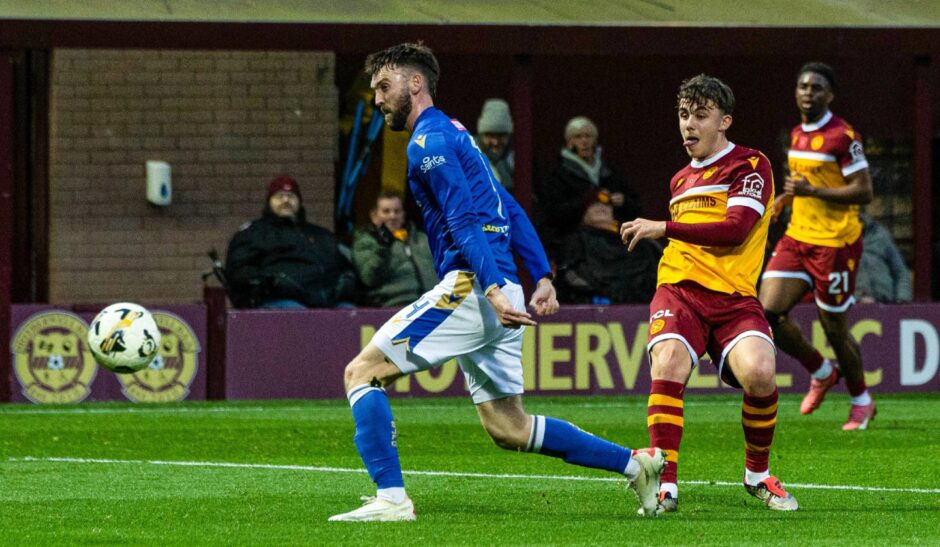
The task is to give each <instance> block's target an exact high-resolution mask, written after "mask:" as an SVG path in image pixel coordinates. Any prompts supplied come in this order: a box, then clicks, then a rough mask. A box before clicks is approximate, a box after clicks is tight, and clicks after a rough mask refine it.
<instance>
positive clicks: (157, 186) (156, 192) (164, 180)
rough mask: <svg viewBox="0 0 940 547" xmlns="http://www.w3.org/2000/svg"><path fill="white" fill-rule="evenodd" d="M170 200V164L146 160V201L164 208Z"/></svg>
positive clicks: (171, 196) (171, 194)
mask: <svg viewBox="0 0 940 547" xmlns="http://www.w3.org/2000/svg"><path fill="white" fill-rule="evenodd" d="M172 200H173V187H172V180H171V176H170V164H169V163H167V162H165V161H158V160H147V201H149V202H150V203H153V204H154V205H159V206H161V207H166V206H167V205H169V204H170V202H171V201H172Z"/></svg>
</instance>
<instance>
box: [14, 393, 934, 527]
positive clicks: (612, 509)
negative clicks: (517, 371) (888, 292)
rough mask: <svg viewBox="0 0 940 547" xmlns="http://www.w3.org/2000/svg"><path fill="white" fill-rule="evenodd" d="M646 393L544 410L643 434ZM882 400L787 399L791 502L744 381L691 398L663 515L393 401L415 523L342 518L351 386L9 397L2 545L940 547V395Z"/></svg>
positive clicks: (452, 409) (614, 484)
mask: <svg viewBox="0 0 940 547" xmlns="http://www.w3.org/2000/svg"><path fill="white" fill-rule="evenodd" d="M876 395H877V394H876ZM645 400H646V398H645V397H565V398H535V397H533V398H531V399H529V400H527V403H526V406H527V410H528V411H529V412H531V413H538V414H546V415H552V416H556V417H559V418H564V419H568V420H570V421H572V422H573V423H575V424H577V425H579V426H580V427H582V428H583V429H586V430H588V431H591V432H593V433H596V434H599V435H602V436H604V437H607V438H609V439H612V440H615V441H617V442H620V443H622V444H626V445H628V446H631V447H642V446H645V445H646V444H648V442H647V432H646V425H645V424H646V403H645ZM877 401H878V404H879V414H878V417H877V419H876V420H875V421H874V422H873V423H872V425H871V427H870V429H869V430H868V431H864V432H857V433H843V432H842V431H840V426H841V424H842V423H843V421H844V420H845V417H846V415H847V412H848V406H847V405H848V400H847V398H846V396H844V395H831V396H830V397H829V399H828V400H827V401H826V403H825V404H824V405H823V407H822V408H821V409H820V410H819V411H817V412H816V413H815V414H813V415H812V416H808V417H804V416H800V415H799V410H798V406H799V398H798V397H796V396H786V397H781V402H780V413H779V417H778V422H777V436H776V439H775V442H774V451H773V453H772V455H771V471H772V472H773V473H775V474H777V475H778V476H779V477H780V478H781V479H782V480H783V481H784V484H785V485H787V486H788V488H789V489H790V491H791V492H792V493H793V494H794V495H795V496H796V497H797V499H798V500H799V502H800V510H799V511H797V512H795V513H779V512H773V511H770V510H768V509H766V508H764V507H763V506H762V505H761V504H760V503H759V502H758V501H757V500H756V499H754V498H751V497H750V496H748V495H747V494H746V493H745V492H744V489H743V488H742V487H741V486H740V480H741V477H742V474H743V458H744V455H743V438H742V433H741V425H740V395H739V394H734V395H727V396H724V395H722V396H710V397H703V396H689V397H687V402H686V412H685V416H686V422H685V423H686V426H685V427H686V429H685V438H684V439H683V445H682V452H681V459H680V469H679V481H680V498H679V499H680V506H679V513H676V514H672V515H666V516H663V517H660V518H657V519H644V518H641V517H638V516H637V515H636V514H635V511H636V507H637V502H636V500H635V498H634V497H633V495H632V493H629V492H626V491H625V490H624V485H623V481H622V480H621V481H617V480H613V479H614V477H612V476H611V475H609V474H605V473H602V472H597V471H593V470H589V469H584V468H578V467H573V466H569V465H567V464H565V463H563V462H560V461H558V460H555V459H552V458H546V457H543V456H537V455H532V454H521V453H514V452H507V451H503V450H500V449H498V448H496V447H495V446H494V445H492V443H491V442H490V441H489V439H488V438H487V437H486V434H485V433H484V432H483V430H482V428H481V427H480V425H479V422H478V421H477V417H476V413H475V412H474V410H473V407H472V404H471V403H470V402H469V400H466V399H423V400H393V401H392V408H393V411H394V413H395V417H396V420H397V424H398V431H399V450H400V453H401V457H402V463H403V467H404V469H405V470H406V475H405V482H406V486H407V488H408V490H409V494H410V495H411V497H412V499H413V500H414V502H415V506H416V511H417V515H418V520H417V521H416V522H412V523H328V522H326V519H327V517H329V516H330V515H332V514H334V513H340V512H345V511H348V510H350V509H353V508H354V507H356V506H357V505H358V504H359V496H360V495H365V494H372V493H373V487H372V485H371V483H370V481H369V478H368V476H367V475H366V474H365V473H364V472H362V470H361V469H362V464H361V462H360V461H359V458H358V456H357V454H356V451H355V449H354V447H353V443H352V436H353V424H352V419H351V417H350V413H349V409H348V407H347V405H346V404H345V401H280V402H239V403H231V402H229V403H185V404H180V405H171V406H156V405H155V406H148V405H130V404H119V403H107V404H105V403H101V404H84V405H81V406H69V407H38V406H25V405H0V531H2V534H0V544H11V543H12V544H28V545H42V544H59V545H61V544H77V543H105V544H111V543H122V544H143V545H155V544H186V545H192V544H266V545H281V544H291V545H297V544H310V545H342V544H348V545H367V544H383V545H417V544H426V545H452V544H464V545H471V544H472V545H495V544H501V545H506V544H529V545H531V544H556V545H573V544H580V545H598V544H610V545H625V544H644V545H687V544H695V545H736V544H777V545H836V544H841V545H871V544H876V543H877V544H883V545H898V544H909V545H913V544H920V545H926V544H932V545H936V544H938V543H940V464H938V463H937V462H938V459H940V394H925V395H905V396H901V395H878V396H877Z"/></svg>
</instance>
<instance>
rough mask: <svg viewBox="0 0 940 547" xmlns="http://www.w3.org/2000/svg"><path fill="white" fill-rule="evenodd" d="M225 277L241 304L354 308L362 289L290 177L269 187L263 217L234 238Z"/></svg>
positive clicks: (233, 297)
mask: <svg viewBox="0 0 940 547" xmlns="http://www.w3.org/2000/svg"><path fill="white" fill-rule="evenodd" d="M225 275H226V278H227V279H228V284H229V286H228V292H229V294H228V296H229V298H230V299H231V300H232V304H233V305H234V306H235V307H236V308H282V309H301V308H332V307H350V306H351V305H352V304H351V302H352V301H353V296H354V293H355V287H356V277H355V274H354V273H353V271H352V268H351V266H350V264H349V261H348V260H347V259H346V257H345V256H343V254H342V253H341V252H340V248H339V245H338V244H337V242H336V238H335V237H334V236H333V234H332V233H331V232H330V231H329V230H327V229H326V228H323V227H320V226H317V225H316V224H311V223H310V222H307V219H306V213H305V212H304V208H303V204H302V202H301V196H300V186H299V185H298V184H297V181H296V180H294V179H293V178H291V177H289V176H286V175H281V176H279V177H276V178H275V179H273V180H272V181H271V182H270V184H269V185H268V193H267V199H266V204H265V207H264V210H263V211H262V213H261V218H258V219H256V220H253V221H251V222H248V223H245V224H244V225H242V227H241V228H240V229H239V231H238V232H237V233H236V234H235V235H234V236H233V237H232V241H231V242H230V243H229V246H228V252H227V253H226V263H225Z"/></svg>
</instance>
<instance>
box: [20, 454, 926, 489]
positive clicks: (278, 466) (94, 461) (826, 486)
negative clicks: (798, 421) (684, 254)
mask: <svg viewBox="0 0 940 547" xmlns="http://www.w3.org/2000/svg"><path fill="white" fill-rule="evenodd" d="M7 462H9V463H62V464H128V465H156V466H174V467H196V468H228V469H267V470H275V471H305V472H310V473H365V472H366V470H365V469H354V468H347V467H322V466H313V465H284V464H266V463H234V462H194V461H165V460H114V459H106V458H61V457H35V456H25V457H22V458H8V459H7ZM402 473H403V474H404V475H410V476H418V477H459V478H474V479H499V480H504V479H517V480H556V481H589V482H620V481H623V478H612V477H578V476H574V475H523V474H499V473H462V472H456V471H408V470H403V471H402ZM679 482H680V484H688V485H696V486H734V487H737V488H740V487H741V483H739V482H727V481H696V480H691V481H689V480H683V481H679ZM787 487H789V488H801V489H807V490H844V491H853V492H900V493H910V494H940V488H889V487H882V486H856V485H845V484H800V483H787Z"/></svg>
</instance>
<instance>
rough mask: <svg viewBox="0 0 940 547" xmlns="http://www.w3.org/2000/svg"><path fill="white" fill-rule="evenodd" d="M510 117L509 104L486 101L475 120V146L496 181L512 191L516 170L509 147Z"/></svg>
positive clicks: (494, 100) (514, 159)
mask: <svg viewBox="0 0 940 547" xmlns="http://www.w3.org/2000/svg"><path fill="white" fill-rule="evenodd" d="M511 139H512V117H511V116H510V115H509V103H507V102H506V101H504V100H502V99H487V100H486V102H485V103H483V111H482V112H480V118H479V119H478V120H477V136H476V137H475V140H476V142H477V146H479V147H480V150H481V151H482V152H483V154H485V155H486V157H487V159H489V160H490V167H492V168H493V174H494V175H496V179H497V180H498V181H499V182H500V184H502V185H503V187H504V188H506V189H507V190H509V191H512V176H513V173H514V172H515V170H516V156H515V154H514V153H513V151H512V148H511V147H510V142H511Z"/></svg>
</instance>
